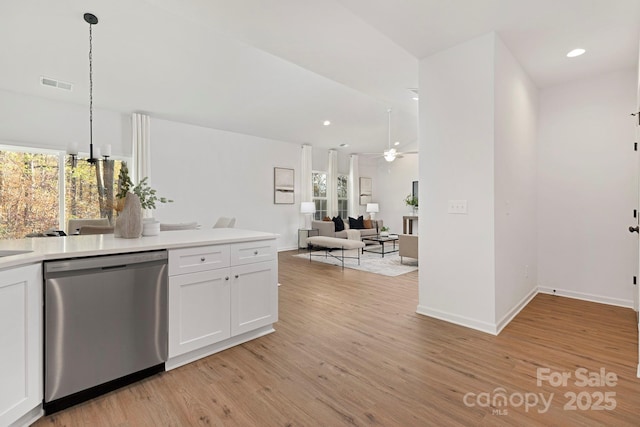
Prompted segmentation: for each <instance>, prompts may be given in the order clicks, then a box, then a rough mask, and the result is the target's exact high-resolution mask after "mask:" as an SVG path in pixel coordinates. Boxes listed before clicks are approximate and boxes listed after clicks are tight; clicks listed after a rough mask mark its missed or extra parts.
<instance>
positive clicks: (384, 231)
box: [380, 226, 389, 237]
mask: <svg viewBox="0 0 640 427" xmlns="http://www.w3.org/2000/svg"><path fill="white" fill-rule="evenodd" d="M380 237H389V227H387V226H382V227H380Z"/></svg>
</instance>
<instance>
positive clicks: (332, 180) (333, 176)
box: [327, 150, 338, 218]
mask: <svg viewBox="0 0 640 427" xmlns="http://www.w3.org/2000/svg"><path fill="white" fill-rule="evenodd" d="M327 215H329V216H330V217H331V218H333V217H334V216H337V215H338V152H337V151H336V150H329V161H328V164H327Z"/></svg>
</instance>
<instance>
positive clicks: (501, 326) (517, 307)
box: [496, 288, 538, 335]
mask: <svg viewBox="0 0 640 427" xmlns="http://www.w3.org/2000/svg"><path fill="white" fill-rule="evenodd" d="M536 295H538V288H533V289H531V291H530V292H529V294H528V295H525V297H524V298H522V299H521V300H520V302H519V303H518V304H516V305H515V306H514V307H513V308H512V309H511V310H509V312H508V313H507V314H505V315H504V316H503V317H502V319H500V321H499V322H498V324H497V325H496V326H497V331H498V332H497V333H496V335H498V334H499V333H500V332H502V330H503V329H504V328H505V327H506V326H507V325H508V324H509V323H511V321H512V320H513V319H515V317H516V316H517V315H518V314H519V313H520V312H521V311H522V309H524V308H525V307H526V306H527V304H529V303H530V302H531V300H532V299H534V298H535V297H536Z"/></svg>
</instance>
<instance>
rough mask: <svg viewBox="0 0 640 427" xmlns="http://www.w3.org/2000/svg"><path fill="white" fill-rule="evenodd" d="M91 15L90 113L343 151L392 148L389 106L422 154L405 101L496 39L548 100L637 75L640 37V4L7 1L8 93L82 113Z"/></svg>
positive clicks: (0, 47)
mask: <svg viewBox="0 0 640 427" xmlns="http://www.w3.org/2000/svg"><path fill="white" fill-rule="evenodd" d="M84 12H92V13H94V14H96V15H97V16H98V18H99V20H100V22H99V24H98V25H96V26H95V27H94V43H93V46H94V106H95V107H96V108H105V109H111V110H115V111H122V112H125V113H129V112H132V111H139V112H147V113H149V114H151V115H153V116H155V117H161V118H166V119H170V120H176V121H181V122H186V123H193V124H198V125H202V126H209V127H213V128H217V129H224V130H229V131H233V132H240V133H246V134H251V135H257V136H262V137H265V138H271V139H278V140H283V141H290V142H296V143H311V144H312V145H314V146H316V147H325V148H335V147H338V145H339V144H341V143H348V144H349V147H348V148H346V149H343V150H344V151H345V152H364V151H378V150H382V149H383V148H385V146H386V144H387V113H386V110H387V108H389V107H391V108H392V109H393V114H392V123H393V124H392V135H393V136H392V139H393V140H400V141H401V142H402V145H401V146H400V148H401V149H402V147H404V146H407V145H412V144H415V141H416V138H417V136H416V135H417V107H418V103H417V102H415V101H413V100H412V99H411V93H410V92H409V90H408V89H409V88H415V87H417V85H418V77H417V76H418V63H419V58H423V57H425V56H428V55H430V54H432V53H434V52H437V51H438V50H441V49H445V48H448V47H451V46H453V45H455V44H457V43H460V42H463V41H465V40H468V39H470V38H473V37H476V36H479V35H482V34H484V33H487V32H489V31H496V32H497V33H498V34H499V36H500V37H501V38H502V39H503V41H504V42H505V44H506V45H507V46H508V47H509V49H510V50H511V51H512V52H513V54H514V55H515V56H516V58H518V60H519V61H520V62H521V64H522V65H523V66H524V67H525V69H526V70H527V71H528V72H529V74H530V75H531V77H532V79H533V80H534V82H535V83H536V84H537V85H538V86H539V87H546V86H549V85H554V84H558V83H562V82H566V81H569V80H573V79H576V78H582V77H586V76H589V75H593V74H597V73H603V72H606V71H612V70H617V69H622V68H626V67H629V68H630V67H635V66H637V63H638V40H639V38H640V0H527V1H525V0H422V1H418V0H393V1H389V0H386V1H381V0H325V1H322V2H318V1H313V0H271V1H265V0H234V1H228V0H224V1H223V0H110V1H108V2H107V1H98V0H59V1H55V2H54V1H46V0H21V1H19V2H18V1H13V2H8V1H4V2H2V3H1V4H0V40H3V42H2V43H0V59H1V61H2V64H3V66H2V67H0V88H1V89H6V90H11V91H15V92H20V93H26V94H32V95H36V96H42V97H47V98H52V99H58V100H63V101H68V102H74V103H78V104H84V105H86V104H88V60H87V54H88V24H86V23H85V22H84V20H83V18H82V16H83V14H84ZM574 47H584V48H585V49H587V54H585V55H583V56H582V57H579V58H575V59H572V60H569V59H567V58H566V57H565V54H566V52H568V51H569V50H570V49H572V48H574ZM42 75H44V76H47V77H52V78H55V79H60V80H63V81H67V82H72V83H73V84H74V90H73V91H72V92H64V91H60V90H56V89H52V88H48V87H42V86H40V84H39V78H40V76H42ZM422 96H428V94H422ZM325 119H329V120H331V122H332V125H331V126H328V127H325V126H322V121H323V120H325ZM95 120H99V116H96V117H95Z"/></svg>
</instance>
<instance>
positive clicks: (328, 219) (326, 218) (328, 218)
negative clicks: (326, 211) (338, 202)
mask: <svg viewBox="0 0 640 427" xmlns="http://www.w3.org/2000/svg"><path fill="white" fill-rule="evenodd" d="M322 220H323V221H331V218H330V217H328V216H325V217H324V218H322Z"/></svg>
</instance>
